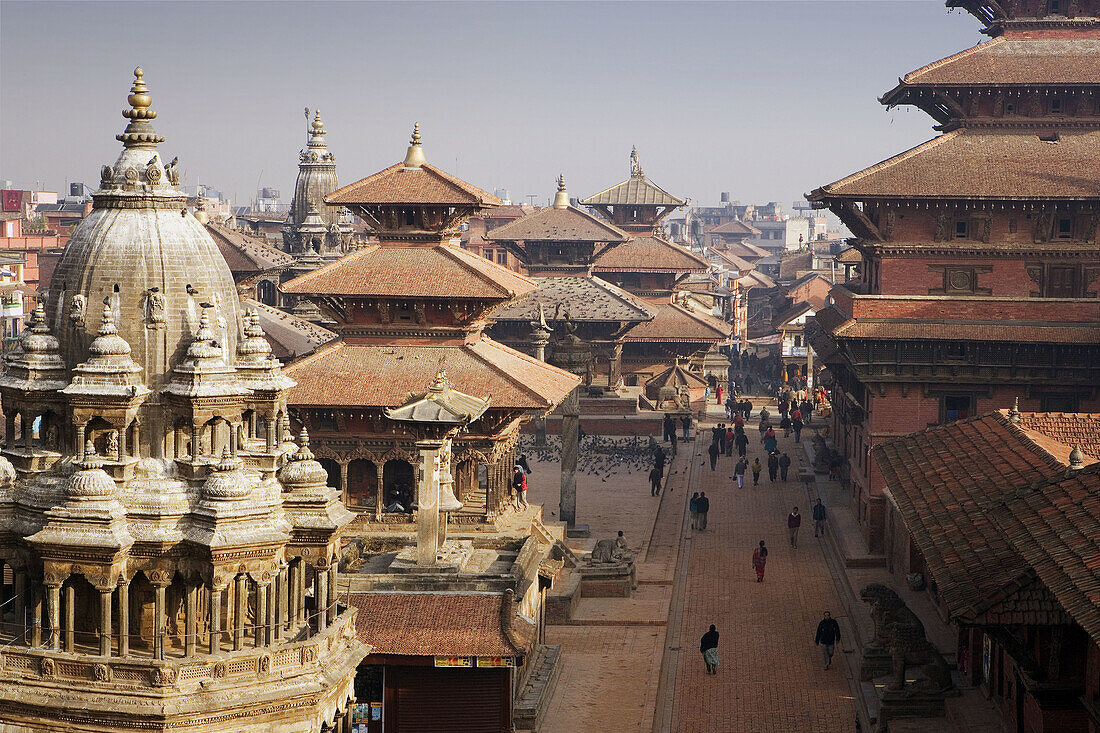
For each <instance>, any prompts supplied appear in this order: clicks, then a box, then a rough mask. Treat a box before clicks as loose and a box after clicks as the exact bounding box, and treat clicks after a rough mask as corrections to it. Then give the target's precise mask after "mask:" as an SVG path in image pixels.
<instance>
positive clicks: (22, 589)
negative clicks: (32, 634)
mask: <svg viewBox="0 0 1100 733" xmlns="http://www.w3.org/2000/svg"><path fill="white" fill-rule="evenodd" d="M12 573H13V577H14V584H13V586H12V590H13V591H14V592H15V636H16V643H17V644H26V643H27V572H26V571H25V570H23V569H22V568H13V570H12Z"/></svg>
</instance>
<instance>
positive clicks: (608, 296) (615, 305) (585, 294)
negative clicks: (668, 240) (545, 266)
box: [493, 276, 657, 323]
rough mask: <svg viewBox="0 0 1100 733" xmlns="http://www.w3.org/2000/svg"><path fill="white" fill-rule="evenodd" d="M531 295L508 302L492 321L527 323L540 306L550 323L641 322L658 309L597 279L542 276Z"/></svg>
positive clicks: (648, 318)
mask: <svg viewBox="0 0 1100 733" xmlns="http://www.w3.org/2000/svg"><path fill="white" fill-rule="evenodd" d="M538 283H539V288H538V290H536V291H534V292H533V293H529V294H527V295H525V296H522V297H519V298H516V299H515V300H511V301H509V302H507V303H505V304H504V305H502V306H500V307H499V308H497V309H496V310H494V311H493V320H494V321H524V322H530V321H532V320H534V319H535V318H536V317H538V309H539V306H540V305H541V306H542V307H543V311H544V312H545V313H547V314H548V316H547V317H548V318H549V319H550V320H552V321H553V320H558V319H559V318H562V317H564V316H563V313H562V310H563V309H565V310H568V312H569V318H570V320H572V321H577V322H581V321H618V322H639V323H640V322H642V321H648V320H650V319H652V318H653V317H654V316H655V315H656V313H657V308H656V307H655V306H654V305H652V304H651V303H647V302H646V301H644V300H642V299H641V298H637V297H635V296H633V295H631V294H630V293H629V292H627V291H626V290H623V289H622V288H619V287H616V286H614V285H612V284H611V283H609V282H606V281H604V280H601V279H600V278H598V277H571V276H564V277H543V278H539V280H538Z"/></svg>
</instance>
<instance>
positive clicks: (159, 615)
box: [153, 443, 194, 659]
mask: <svg viewBox="0 0 1100 733" xmlns="http://www.w3.org/2000/svg"><path fill="white" fill-rule="evenodd" d="M192 446H194V443H192ZM167 589H168V583H166V582H163V581H162V582H158V583H154V584H153V590H154V591H155V594H154V600H153V659H164V622H165V603H164V595H165V591H166V590H167Z"/></svg>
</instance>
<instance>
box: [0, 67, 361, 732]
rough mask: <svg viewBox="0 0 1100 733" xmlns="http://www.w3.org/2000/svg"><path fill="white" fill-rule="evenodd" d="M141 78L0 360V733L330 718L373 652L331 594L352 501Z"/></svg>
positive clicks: (291, 726)
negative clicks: (203, 219) (74, 225)
mask: <svg viewBox="0 0 1100 733" xmlns="http://www.w3.org/2000/svg"><path fill="white" fill-rule="evenodd" d="M134 75H135V79H134V84H133V88H132V89H131V93H130V95H129V97H128V100H127V101H128V103H129V105H130V109H128V110H126V111H125V112H123V116H124V117H126V118H127V119H128V120H129V124H128V125H127V127H126V130H125V131H124V132H123V133H122V134H121V135H119V136H118V139H119V141H121V142H122V144H123V150H122V153H121V155H120V156H119V158H118V160H117V161H116V162H115V163H114V165H105V166H103V169H102V177H101V181H100V189H99V191H97V192H96V193H95V195H94V202H95V203H94V209H93V211H92V213H91V215H90V216H88V217H87V218H86V219H85V220H84V222H83V223H82V224H81V225H80V227H79V228H78V229H77V230H76V231H75V232H74V233H73V235H72V237H71V239H70V240H69V244H68V246H67V248H66V250H65V253H64V256H63V257H62V259H61V262H60V263H59V265H58V268H57V271H56V274H55V277H54V280H53V284H52V287H51V291H50V292H49V293H48V295H47V297H46V298H44V305H41V306H39V308H38V309H37V310H36V311H35V313H34V316H33V318H32V319H31V321H30V323H29V325H28V327H27V329H26V331H25V332H24V333H23V335H22V337H21V338H20V343H19V348H17V349H16V350H14V351H13V352H11V353H10V354H8V355H7V356H6V357H5V359H4V361H5V363H4V370H3V373H2V375H0V398H2V401H3V411H4V415H5V419H6V428H7V431H6V443H5V445H4V447H3V457H2V458H0V559H2V562H3V563H4V565H3V570H4V573H3V576H4V577H5V581H4V584H3V586H2V597H0V611H2V613H3V617H2V621H3V624H2V626H0V628H2V635H3V639H2V643H0V720H2V721H3V725H2V726H0V728H2V730H3V731H5V732H9V731H10V732H11V733H15V732H22V731H27V732H29V731H73V730H80V731H104V732H107V731H129V730H142V731H158V730H169V729H170V730H173V731H203V732H209V731H264V732H265V733H276V732H278V733H283V732H285V733H290V732H291V731H294V732H295V733H298V732H302V733H304V732H306V731H309V732H315V731H330V730H331V731H344V730H347V729H348V727H349V711H348V707H349V703H350V701H351V699H352V695H353V680H354V675H355V669H356V665H357V664H358V663H359V662H360V660H361V659H363V657H364V656H365V655H366V653H367V652H368V651H369V648H368V647H367V646H365V645H363V644H361V643H360V642H359V641H358V640H357V638H356V634H355V626H354V615H355V611H354V609H351V610H345V609H344V608H343V607H342V606H340V605H338V604H337V602H336V597H337V594H336V572H337V570H336V556H337V552H338V550H339V543H340V536H341V533H342V531H343V530H344V528H345V527H346V526H347V524H348V523H349V522H350V520H351V518H352V514H351V513H350V512H349V511H348V510H347V509H345V508H344V506H343V504H342V503H341V502H340V497H339V495H338V493H337V492H336V490H335V489H333V488H331V487H329V486H327V485H326V481H327V475H326V473H325V470H324V469H323V468H322V467H321V466H320V464H318V463H317V462H316V461H315V460H314V457H313V454H312V453H311V452H310V450H309V445H308V436H306V435H305V433H304V431H303V434H302V435H301V436H299V442H295V441H294V439H293V437H292V436H291V435H290V434H289V433H290V431H289V428H288V420H287V415H286V397H287V392H288V390H289V389H290V388H291V387H292V386H293V385H294V382H293V380H291V379H290V378H289V377H287V376H285V375H284V374H283V372H282V365H281V364H280V362H279V361H278V360H277V359H276V358H274V357H273V356H272V353H271V347H270V345H269V344H268V342H267V340H266V339H265V337H264V334H263V331H262V330H261V329H260V327H259V325H258V321H257V318H256V316H255V315H254V314H252V313H242V312H241V309H240V305H239V302H238V299H237V295H236V292H235V288H234V285H233V279H232V277H231V275H230V272H229V270H228V268H227V267H226V264H225V261H224V260H223V258H222V256H221V255H220V254H219V251H218V248H217V247H216V245H215V244H214V242H213V241H212V240H211V238H210V236H209V235H208V234H207V232H206V230H205V229H204V227H203V226H202V224H201V223H199V221H197V220H196V219H195V218H194V217H193V216H192V215H191V214H190V213H189V212H188V211H187V210H186V209H185V201H186V199H185V196H184V194H183V193H181V191H180V190H179V188H178V185H177V184H178V173H177V168H176V161H175V160H172V161H171V162H170V163H167V164H166V163H165V162H164V161H163V160H162V159H161V156H160V154H159V153H158V151H157V146H158V144H159V143H160V142H162V141H163V138H161V137H160V136H159V135H157V133H156V131H155V130H154V129H153V127H152V121H153V120H154V119H155V118H156V112H154V111H153V110H152V109H151V107H150V105H151V99H150V97H149V94H148V91H147V89H146V86H145V83H144V82H143V79H142V76H143V74H142V71H141V69H137V70H135V72H134Z"/></svg>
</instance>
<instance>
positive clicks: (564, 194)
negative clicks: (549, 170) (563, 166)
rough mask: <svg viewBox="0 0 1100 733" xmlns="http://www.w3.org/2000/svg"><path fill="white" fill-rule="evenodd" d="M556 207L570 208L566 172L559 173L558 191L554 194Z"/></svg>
mask: <svg viewBox="0 0 1100 733" xmlns="http://www.w3.org/2000/svg"><path fill="white" fill-rule="evenodd" d="M554 208H555V209H567V208H569V192H568V191H566V190H565V174H564V173H559V174H558V192H557V193H555V194H554Z"/></svg>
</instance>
